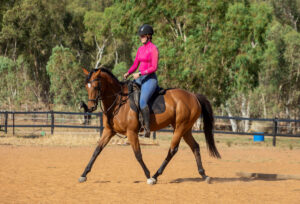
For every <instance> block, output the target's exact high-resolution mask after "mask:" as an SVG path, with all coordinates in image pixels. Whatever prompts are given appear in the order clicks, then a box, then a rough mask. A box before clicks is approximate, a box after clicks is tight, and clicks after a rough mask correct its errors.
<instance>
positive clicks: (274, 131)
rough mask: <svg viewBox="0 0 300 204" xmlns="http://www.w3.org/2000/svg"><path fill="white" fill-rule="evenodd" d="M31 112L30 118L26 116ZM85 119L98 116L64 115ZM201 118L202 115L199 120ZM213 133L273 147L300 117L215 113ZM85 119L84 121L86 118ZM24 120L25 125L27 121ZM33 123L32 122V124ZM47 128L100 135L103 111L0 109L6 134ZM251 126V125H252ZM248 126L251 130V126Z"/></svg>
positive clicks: (295, 129)
mask: <svg viewBox="0 0 300 204" xmlns="http://www.w3.org/2000/svg"><path fill="white" fill-rule="evenodd" d="M21 115H23V120H20V121H21V124H19V123H18V124H16V121H17V120H18V117H20V116H21ZM28 115H32V117H31V118H30V117H28ZM75 116H77V117H81V118H82V119H83V118H87V117H92V116H95V117H96V118H99V119H97V121H96V124H95V121H94V124H91V123H89V124H87V123H84V121H85V120H82V121H81V122H80V123H78V119H76V121H77V123H70V122H68V123H65V122H64V118H65V117H69V120H71V118H72V117H75ZM230 120H234V121H235V123H236V124H237V128H236V130H233V127H232V124H231V123H230ZM200 121H201V118H200V120H199V122H200ZM215 121H216V122H215V130H214V133H215V134H234V135H253V134H255V132H258V133H259V134H262V135H264V136H270V137H273V146H276V137H299V138H300V120H290V119H280V118H273V119H270V118H243V117H228V116H215ZM245 121H248V123H250V122H252V124H249V127H251V126H253V121H255V122H259V123H261V124H264V123H265V124H267V125H266V126H265V127H264V128H265V129H268V131H259V130H258V131H253V130H252V131H251V132H250V131H245V124H244V123H246V122H245ZM85 122H86V121H85ZM26 123H27V124H26ZM32 123H34V124H32ZM201 126H202V124H201V122H200V125H199V127H198V128H197V127H195V128H193V132H195V133H201V132H203V130H202V127H201ZM29 127H31V128H50V132H51V134H53V133H54V130H55V128H88V129H96V130H99V133H100V136H101V135H102V132H103V128H104V127H103V115H102V113H101V112H100V113H79V112H58V111H48V112H9V111H5V112H0V130H1V131H4V132H5V133H7V132H8V128H12V131H13V134H15V128H29ZM251 128H252V127H251ZM251 128H250V129H251ZM159 132H173V129H171V128H165V129H161V130H159ZM153 138H154V139H156V132H153Z"/></svg>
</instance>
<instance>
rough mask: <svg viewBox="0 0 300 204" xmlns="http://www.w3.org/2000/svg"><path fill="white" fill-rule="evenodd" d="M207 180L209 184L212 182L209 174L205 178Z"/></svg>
mask: <svg viewBox="0 0 300 204" xmlns="http://www.w3.org/2000/svg"><path fill="white" fill-rule="evenodd" d="M205 182H206V183H208V184H211V178H210V177H209V176H207V177H206V178H205Z"/></svg>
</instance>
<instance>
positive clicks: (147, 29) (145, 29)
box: [138, 24, 154, 36]
mask: <svg viewBox="0 0 300 204" xmlns="http://www.w3.org/2000/svg"><path fill="white" fill-rule="evenodd" d="M153 33H154V31H153V28H152V27H151V26H150V25H148V24H144V25H142V26H141V27H140V28H139V32H138V34H139V36H141V35H153Z"/></svg>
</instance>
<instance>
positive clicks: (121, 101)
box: [88, 78, 131, 116]
mask: <svg viewBox="0 0 300 204" xmlns="http://www.w3.org/2000/svg"><path fill="white" fill-rule="evenodd" d="M94 81H99V85H98V87H97V89H98V95H97V97H96V99H88V101H93V102H96V105H98V101H103V100H104V99H106V98H111V97H115V99H114V101H113V103H112V104H111V105H110V106H109V107H108V109H107V110H104V108H103V107H102V104H101V103H100V109H101V111H102V112H103V113H104V114H105V115H107V113H108V112H109V111H110V110H111V109H112V108H113V107H114V105H115V104H116V102H117V99H118V96H119V98H120V100H119V105H118V108H117V109H116V111H114V113H113V116H115V115H116V114H117V113H118V112H119V110H120V108H121V106H122V105H123V104H124V103H125V102H126V101H127V100H128V98H129V97H127V98H126V99H125V100H122V96H129V95H130V94H131V93H128V94H125V93H123V86H122V85H120V86H121V90H120V91H119V92H117V93H114V94H112V95H109V96H105V97H101V88H100V87H101V86H100V85H101V81H100V78H97V79H94V80H92V81H90V82H89V83H92V82H94Z"/></svg>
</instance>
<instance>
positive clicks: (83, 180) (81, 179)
mask: <svg viewBox="0 0 300 204" xmlns="http://www.w3.org/2000/svg"><path fill="white" fill-rule="evenodd" d="M78 181H79V183H83V182H85V181H86V177H82V176H81V177H79V179H78Z"/></svg>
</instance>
